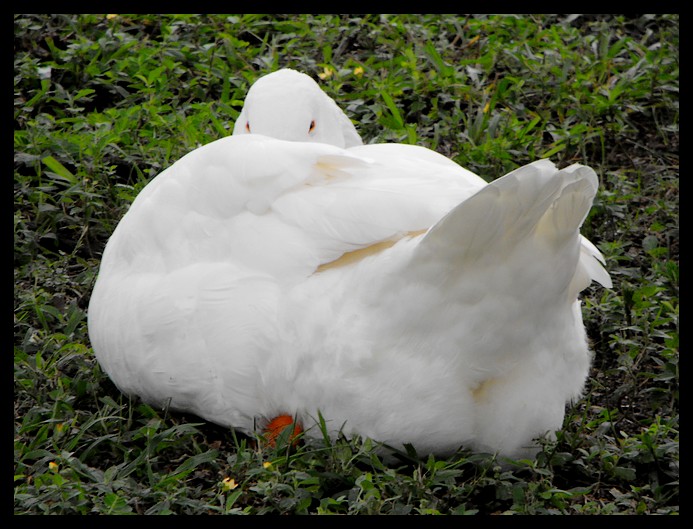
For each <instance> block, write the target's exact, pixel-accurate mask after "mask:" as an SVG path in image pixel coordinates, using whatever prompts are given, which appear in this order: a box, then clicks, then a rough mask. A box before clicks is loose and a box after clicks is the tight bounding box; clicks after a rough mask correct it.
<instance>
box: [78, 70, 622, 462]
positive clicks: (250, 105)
mask: <svg viewBox="0 0 693 529" xmlns="http://www.w3.org/2000/svg"><path fill="white" fill-rule="evenodd" d="M295 73H296V72H294V73H292V74H290V73H287V72H284V73H281V72H278V73H276V74H271V75H270V76H267V77H266V78H263V79H264V81H262V82H260V83H257V84H256V85H254V86H253V88H252V89H251V94H253V98H252V99H251V97H250V94H249V97H248V100H247V101H246V106H245V108H244V110H243V112H242V113H241V118H239V122H238V123H237V126H236V131H235V132H237V134H236V133H235V134H234V135H233V136H231V137H228V138H223V139H220V140H218V141H215V142H213V143H210V144H208V145H205V146H203V147H201V148H199V149H196V150H195V151H193V152H191V153H190V154H188V155H187V156H185V157H183V158H181V159H180V160H179V161H178V162H176V163H175V164H173V165H172V166H171V167H170V168H169V169H167V170H166V171H164V172H163V173H161V174H160V175H159V176H157V177H156V178H155V179H154V180H152V182H150V184H149V185H148V186H147V187H146V188H145V189H144V190H143V191H142V192H141V193H140V195H139V196H138V197H137V198H136V200H135V201H134V203H133V205H132V207H131V208H130V210H129V211H128V213H127V214H126V215H125V217H124V218H123V219H122V221H121V222H120V224H119V225H118V227H117V229H116V230H115V232H114V233H113V235H112V237H111V239H110V240H109V242H108V245H107V247H106V249H105V251H104V254H103V259H102V263H101V269H100V272H99V276H98V280H97V283H96V286H95V288H94V291H93V294H92V298H91V302H90V306H89V333H90V338H91V341H92V345H93V348H94V351H95V354H96V357H97V359H98V360H99V362H100V364H101V366H102V367H103V369H104V370H105V371H106V373H108V375H109V376H110V377H111V378H112V379H113V381H114V382H115V383H116V384H117V385H118V387H119V388H120V389H121V390H122V391H123V392H125V393H127V394H130V395H136V396H139V397H141V398H142V399H144V400H145V401H147V402H149V403H152V404H154V405H157V406H170V407H171V408H172V409H176V410H184V411H188V412H192V413H195V414H198V415H199V416H201V417H203V418H206V419H208V420H210V421H213V422H216V423H219V424H222V425H226V426H229V427H232V428H237V429H240V430H242V431H244V432H248V433H249V432H251V431H252V430H253V427H254V425H255V424H258V423H262V421H263V420H264V421H266V420H267V419H269V418H272V417H274V416H276V415H279V414H289V415H293V416H296V417H298V418H299V419H300V420H301V422H302V423H303V426H304V428H305V429H306V435H307V436H315V437H320V436H321V432H320V431H319V428H317V426H316V422H315V421H316V419H317V417H318V413H320V414H322V416H323V417H324V418H325V419H326V420H327V424H328V427H329V429H330V432H331V433H332V434H334V435H336V434H337V432H339V431H340V430H341V429H342V428H343V429H344V432H345V433H347V434H360V435H362V436H369V437H372V438H374V439H375V440H378V441H383V442H386V443H389V444H392V445H395V446H401V445H402V444H403V443H412V444H413V445H414V446H415V447H416V448H417V450H419V452H420V453H422V454H423V453H428V452H431V453H437V454H448V453H450V452H452V451H454V450H456V449H457V448H459V447H460V446H462V445H464V446H466V447H469V448H473V449H476V450H489V451H498V452H500V453H502V454H504V455H508V456H512V457H520V456H527V455H531V454H532V453H533V452H534V451H536V448H537V447H536V445H535V444H534V443H533V439H534V438H536V437H539V436H541V435H544V434H545V433H547V432H552V431H554V430H556V429H558V428H560V427H561V424H562V420H563V416H564V411H565V405H566V403H567V402H569V401H570V400H572V399H574V398H576V397H578V396H579V395H580V392H581V391H582V388H583V385H584V382H585V379H586V376H587V373H588V369H589V365H590V352H589V350H588V346H587V341H586V337H585V331H584V326H583V323H582V317H581V311H580V301H579V300H578V297H577V296H578V294H579V292H580V291H581V290H583V289H584V288H585V287H586V286H587V285H588V284H589V283H590V282H591V281H593V280H594V281H598V282H600V283H601V284H602V285H604V286H607V287H610V286H611V281H610V278H609V275H608V273H607V272H606V271H605V270H604V268H603V266H602V263H603V257H602V256H601V254H600V253H599V251H598V250H597V248H596V247H595V246H594V245H593V244H592V243H590V242H589V241H587V239H585V238H584V237H582V236H581V235H580V233H579V228H580V224H581V223H582V222H583V220H584V218H585V216H586V215H587V212H588V211H589V208H590V207H591V204H592V200H593V198H594V195H595V193H596V190H597V176H596V175H595V173H594V171H592V170H591V169H589V168H587V167H584V166H580V165H574V166H571V167H568V168H566V169H563V170H558V169H557V168H556V167H555V166H554V165H553V164H552V163H551V162H550V161H548V160H541V161H538V162H535V163H533V164H530V165H527V166H524V167H522V168H520V169H518V170H516V171H514V172H512V173H510V174H508V175H506V176H504V177H502V178H500V179H498V180H495V181H494V182H492V183H491V184H486V182H485V181H483V180H482V179H481V178H479V177H478V176H476V175H474V174H473V173H471V172H469V171H467V170H465V169H463V168H462V167H460V166H458V165H457V164H455V163H453V162H452V161H450V160H448V159H446V158H444V157H443V156H441V155H439V154H436V153H434V152H433V151H430V150H427V149H424V148H421V147H414V146H408V145H361V144H360V139H359V141H355V139H354V137H353V135H354V134H355V130H353V131H352V130H351V129H352V128H353V126H351V128H350V127H349V126H347V124H346V122H344V120H343V119H334V116H335V112H334V108H336V105H335V104H334V102H333V101H332V100H331V99H329V98H328V97H327V96H326V95H325V94H324V93H323V92H322V91H320V90H319V88H317V85H315V86H314V87H313V85H314V83H313V84H311V83H305V82H304V81H305V80H302V78H301V77H300V75H302V74H299V77H296V75H294V74H295ZM295 81H296V82H297V83H298V82H300V83H302V84H301V85H300V88H299V89H298V90H296V91H295V92H291V90H289V89H288V88H287V87H286V86H285V85H284V84H283V83H287V82H290V83H294V82H295ZM297 86H298V85H297ZM284 88H287V89H286V90H283V89H284ZM315 88H317V92H316V91H315ZM280 89H281V90H280ZM287 93H291V94H292V95H291V98H292V100H295V101H294V103H295V104H293V105H292V108H296V109H301V108H309V107H310V108H313V107H312V106H311V105H316V107H315V108H317V110H316V111H314V112H313V113H310V114H306V115H308V116H309V117H310V120H309V123H310V121H312V120H313V119H317V123H316V124H315V126H314V129H315V130H316V131H318V130H320V131H321V133H322V134H323V137H324V138H327V139H331V140H330V141H327V140H325V141H322V142H321V141H306V140H305V139H303V138H302V136H301V135H302V134H303V128H304V127H303V125H305V119H306V115H304V113H302V111H301V112H298V113H297V114H294V113H289V114H281V115H280V114H279V113H278V110H277V108H276V105H273V104H272V103H273V102H275V100H276V98H278V97H279V96H278V94H287ZM318 93H319V94H321V95H318ZM323 96H324V97H323ZM257 105H261V106H257ZM286 106H287V102H286V101H284V102H283V103H282V105H281V107H282V108H284V107H286ZM323 107H324V108H323ZM313 110H315V109H313ZM340 113H341V111H340ZM325 115H328V116H330V119H329V120H328V121H327V122H324V121H322V120H321V118H320V116H325ZM342 115H343V114H342ZM316 116H317V118H316ZM344 118H346V116H344ZM242 120H247V121H246V122H250V123H251V125H250V130H251V132H252V133H251V134H247V133H245V132H247V131H245V123H243V122H242ZM330 120H331V121H330ZM299 122H300V123H301V125H300V126H299ZM239 124H240V125H239ZM256 124H259V125H257V126H256ZM348 125H351V124H350V123H349V124H348ZM257 128H260V130H262V131H263V132H264V133H265V134H268V133H272V131H273V130H279V131H280V133H279V134H277V136H280V138H279V139H278V138H277V137H269V136H266V135H261V134H257V133H256V132H255V131H256V130H257ZM244 131H245V132H244ZM352 132H353V133H352ZM349 145H352V146H351V147H349V148H346V149H345V148H343V147H345V146H349Z"/></svg>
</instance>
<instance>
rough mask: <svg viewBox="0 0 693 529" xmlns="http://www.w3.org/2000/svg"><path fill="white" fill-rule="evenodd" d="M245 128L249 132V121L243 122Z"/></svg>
mask: <svg viewBox="0 0 693 529" xmlns="http://www.w3.org/2000/svg"><path fill="white" fill-rule="evenodd" d="M245 130H247V131H248V132H250V121H246V122H245Z"/></svg>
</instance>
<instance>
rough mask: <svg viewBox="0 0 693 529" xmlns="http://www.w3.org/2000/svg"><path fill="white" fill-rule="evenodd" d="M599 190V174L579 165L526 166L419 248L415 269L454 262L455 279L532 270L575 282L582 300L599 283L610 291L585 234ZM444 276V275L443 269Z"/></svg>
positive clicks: (460, 210) (450, 269) (448, 219)
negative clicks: (492, 270) (490, 272)
mask: <svg viewBox="0 0 693 529" xmlns="http://www.w3.org/2000/svg"><path fill="white" fill-rule="evenodd" d="M597 187H598V179H597V175H596V174H595V172H594V171H593V170H592V169H590V168H589V167H585V166H581V165H578V164H575V165H572V166H570V167H567V168H565V169H563V170H560V171H559V170H558V169H557V168H556V167H555V166H554V164H553V163H551V162H550V161H548V160H540V161H538V162H534V163H532V164H529V165H526V166H524V167H521V168H519V169H517V170H515V171H513V172H511V173H508V174H507V175H505V176H503V177H502V178H499V179H497V180H495V181H493V182H491V183H490V184H488V186H486V187H484V188H482V189H481V190H480V191H479V192H478V193H476V194H475V195H473V196H472V197H470V198H469V199H467V200H466V201H464V202H463V203H461V204H460V205H459V206H457V207H456V208H454V209H453V210H452V211H450V213H448V214H447V215H446V216H445V217H444V218H443V219H442V220H441V221H440V222H438V223H437V224H436V225H435V226H433V227H432V228H431V229H430V230H429V232H428V234H427V235H426V236H425V237H424V238H423V239H422V241H421V243H420V244H419V246H418V248H417V250H416V252H415V255H414V259H413V261H412V267H413V268H416V267H417V263H421V262H429V263H446V266H444V267H443V268H444V269H446V270H447V273H449V274H451V275H454V274H461V275H465V276H466V277H470V274H471V273H473V272H474V270H483V269H484V267H496V268H499V269H503V268H504V267H505V269H506V270H507V272H508V273H518V274H520V275H521V276H522V277H526V275H525V270H527V269H529V268H533V269H537V270H542V269H543V270H544V271H545V272H547V273H549V272H550V275H551V277H552V278H553V280H554V281H556V282H557V283H560V282H562V285H563V288H565V287H567V286H568V284H569V283H570V285H571V287H575V288H577V290H576V291H575V294H576V295H577V293H578V292H579V290H582V289H584V288H585V287H586V286H587V285H589V283H590V282H591V281H592V280H595V281H598V282H599V283H601V284H602V285H604V286H608V287H610V286H611V280H610V278H609V275H608V273H607V272H606V271H605V270H604V268H603V266H602V264H601V263H603V257H602V256H601V254H600V253H599V251H598V250H597V249H596V248H595V247H594V245H593V244H592V243H590V242H589V241H588V240H587V239H585V238H584V237H582V236H581V235H580V234H579V229H580V226H581V224H582V222H583V221H584V219H585V217H586V216H587V213H588V212H589V209H590V207H591V206H592V201H593V199H594V196H595V194H596V191H597ZM521 269H522V270H521ZM436 270H437V272H436V273H441V268H440V267H438V268H437V269H436ZM443 273H445V272H443ZM578 277H579V280H577V278H578ZM569 290H573V288H570V289H569Z"/></svg>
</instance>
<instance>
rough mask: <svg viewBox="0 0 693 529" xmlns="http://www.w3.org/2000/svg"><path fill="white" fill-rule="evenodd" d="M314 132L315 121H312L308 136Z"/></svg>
mask: <svg viewBox="0 0 693 529" xmlns="http://www.w3.org/2000/svg"><path fill="white" fill-rule="evenodd" d="M314 130H315V120H312V121H311V122H310V127H308V134H310V133H311V132H313V131H314Z"/></svg>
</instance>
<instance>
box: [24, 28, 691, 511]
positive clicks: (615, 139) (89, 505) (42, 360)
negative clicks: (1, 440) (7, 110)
mask: <svg viewBox="0 0 693 529" xmlns="http://www.w3.org/2000/svg"><path fill="white" fill-rule="evenodd" d="M678 43H679V17H678V15H640V16H633V17H627V16H621V15H619V16H610V15H582V16H566V15H561V16H554V15H551V16H548V15H533V16H485V15H478V16H462V15H455V16H448V15H445V16H443V15H424V16H420V15H416V16H412V15H364V16H355V15H354V16H352V15H319V16H318V15H316V16H311V15H286V16H282V15H274V16H268V15H230V16H221V15H214V16H212V15H200V16H197V15H157V16H154V15H108V16H104V15H15V16H14V284H15V289H14V416H15V420H14V512H15V513H16V514H49V513H50V514H91V513H101V514H136V513H139V514H142V513H151V514H153V513H157V514H168V513H176V514H184V513H185V514H201V513H209V514H213V513H236V514H265V513H267V514H328V513H340V514H381V513H399V514H439V513H440V514H478V515H485V514H498V513H504V514H559V513H561V514H678V512H679V481H678V479H679V470H678V469H679V361H678V359H679V352H678V351H679V342H678V335H679V334H678V330H679V323H678V312H679V305H678V296H679V267H678V263H679V231H678V201H679V188H678V186H679V178H678V170H679V167H678V163H679V162H678V146H679V145H678V141H679V140H678V138H679V135H678V121H679V107H678V86H679V85H678V75H679V66H678V64H679V59H678ZM283 66H290V67H294V68H296V69H299V70H301V71H304V72H306V73H308V74H310V75H312V76H314V77H315V78H316V79H317V78H320V79H321V80H320V82H321V84H322V86H323V87H324V89H325V90H326V91H327V92H328V93H329V94H330V95H331V96H332V97H334V98H335V99H336V100H337V101H338V102H339V103H340V105H341V106H342V107H343V108H345V109H346V112H347V113H348V114H349V116H350V117H351V118H352V119H353V120H354V121H355V122H356V123H357V124H358V128H359V131H360V132H361V134H362V136H363V137H364V138H365V139H366V140H367V141H368V142H375V141H394V142H405V143H406V142H408V143H418V144H421V145H424V146H427V147H429V148H432V149H435V150H437V151H439V152H441V153H443V154H445V155H446V156H449V157H451V158H453V159H454V160H455V161H457V162H458V163H460V164H462V165H463V166H465V167H468V168H469V169H471V170H473V171H475V172H477V173H478V174H480V175H482V176H483V177H484V178H486V179H487V180H492V179H494V178H496V177H498V176H500V175H502V174H504V173H505V172H507V171H509V170H512V169H514V168H516V167H518V166H519V165H522V164H525V163H527V162H530V161H533V160H535V159H537V158H541V157H551V159H552V160H554V161H555V162H556V163H558V164H559V165H560V166H563V165H566V164H568V163H572V162H580V163H585V164H588V165H590V166H592V167H593V168H594V169H595V170H596V171H597V173H598V174H599V175H600V178H601V188H600V192H599V194H598V197H597V200H596V202H595V206H594V208H593V210H592V212H591V214H590V216H589V217H588V219H587V221H586V223H585V226H584V229H583V232H584V233H585V234H586V235H587V236H588V237H589V238H590V239H591V240H593V241H594V242H595V243H596V244H597V245H598V246H599V248H600V249H601V250H602V251H603V253H604V254H605V256H606V258H607V266H608V269H609V271H610V273H611V275H612V278H613V280H614V288H613V290H606V289H602V288H596V287H595V288H590V289H589V290H587V291H586V292H585V295H584V317H585V323H586V326H587V330H588V334H589V336H590V339H591V341H592V344H593V348H594V351H595V360H594V367H593V370H592V374H591V377H590V379H589V381H588V387H587V390H586V393H585V396H584V398H583V399H582V400H580V402H578V403H576V404H575V405H574V406H571V407H570V408H569V410H568V414H567V417H566V420H565V424H564V428H563V429H562V430H561V431H560V432H559V434H558V438H557V440H556V442H554V443H550V444H546V445H545V446H544V449H543V450H542V452H541V454H540V455H539V456H538V457H537V459H536V460H532V461H518V462H514V463H513V464H511V465H510V466H509V467H501V466H500V465H499V464H498V462H497V461H495V460H494V459H493V458H492V457H490V456H488V455H483V454H481V455H480V454H471V453H468V452H465V451H460V453H459V454H457V455H456V456H455V457H451V458H449V459H435V458H428V459H426V458H424V459H420V458H418V457H415V454H411V453H407V454H403V455H402V461H401V463H400V464H395V465H391V466H386V465H384V464H383V463H382V462H381V460H380V459H379V458H378V457H377V456H376V455H375V452H374V450H373V449H374V447H375V446H377V445H376V443H375V442H374V441H371V440H369V439H339V440H337V441H335V442H333V443H330V442H326V443H313V444H305V445H301V446H299V447H298V448H295V449H290V448H289V447H287V446H286V445H282V444H281V443H280V445H279V448H276V449H257V448H255V447H254V443H253V442H252V441H253V440H252V439H246V438H242V437H240V436H238V437H237V436H234V434H233V432H229V431H227V430H224V429H221V428H218V427H216V426H214V425H211V424H207V423H204V422H202V421H200V420H199V419H197V418H195V417H186V416H182V415H169V414H168V413H166V411H165V410H155V409H152V408H151V407H149V406H146V405H144V404H142V403H139V402H136V401H129V400H128V399H127V398H125V397H123V396H122V395H121V394H120V393H119V392H118V390H117V389H116V388H115V387H114V386H113V385H112V384H111V382H110V381H109V380H108V378H107V377H106V376H105V375H104V374H103V373H102V372H101V370H100V369H99V366H98V364H97V363H96V361H95V359H94V355H93V352H92V350H91V348H90V344H89V339H88V335H87V327H86V308H87V306H88V301H89V295H90V292H91V289H92V287H93V284H94V280H95V275H96V273H97V270H98V264H99V258H100V254H101V252H102V250H103V247H104V245H105V243H106V241H107V239H108V236H109V235H110V233H111V232H112V230H113V229H114V228H115V226H116V224H117V222H118V220H119V219H120V218H121V217H122V215H123V214H124V212H125V211H126V210H127V208H128V205H129V204H130V203H131V202H132V200H133V199H134V197H135V196H136V195H137V193H138V192H139V191H140V190H141V189H142V188H143V186H144V185H146V183H147V182H148V181H149V180H150V179H151V178H152V177H154V176H155V175H156V174H157V173H158V172H160V171H161V170H163V169H164V168H166V167H168V166H169V165H170V164H172V163H173V162H174V161H175V160H176V159H178V158H180V157H181V156H182V155H184V154H185V153H187V152H188V151H190V150H192V149H194V148H196V147H197V146H199V145H202V144H204V143H207V142H209V141H212V140H214V139H217V138H219V137H221V136H224V135H227V134H229V133H230V130H231V128H232V126H233V123H234V120H235V118H236V116H237V115H238V112H239V111H240V108H241V106H242V100H243V98H244V96H245V93H246V91H247V88H248V86H249V84H250V83H251V82H252V81H253V80H254V79H255V78H257V77H258V76H259V75H261V74H263V73H267V72H269V71H272V70H274V69H277V68H279V67H283Z"/></svg>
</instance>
